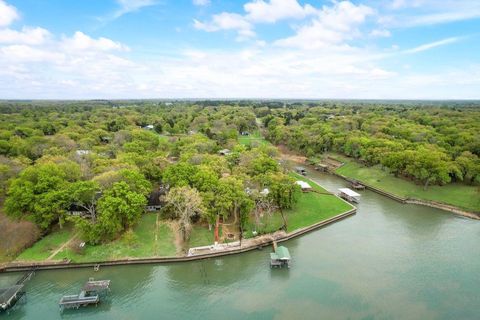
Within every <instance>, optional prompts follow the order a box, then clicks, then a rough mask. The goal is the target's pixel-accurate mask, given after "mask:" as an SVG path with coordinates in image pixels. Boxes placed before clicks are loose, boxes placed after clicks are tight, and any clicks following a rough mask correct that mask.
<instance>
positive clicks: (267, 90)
mask: <svg viewBox="0 0 480 320" xmlns="http://www.w3.org/2000/svg"><path fill="white" fill-rule="evenodd" d="M1 98H3V99H27V98H37V99H93V98H106V99H114V98H325V99H328V98H340V99H354V98H356V99H363V98H368V99H480V1H476V0H441V1H439V0H357V1H354V0H351V1H340V0H338V1H330V0H329V1H321V0H311V1H303V0H243V1H240V0H236V1H233V0H232V1H217V0H177V1H173V0H82V1H64V0H0V99H1Z"/></svg>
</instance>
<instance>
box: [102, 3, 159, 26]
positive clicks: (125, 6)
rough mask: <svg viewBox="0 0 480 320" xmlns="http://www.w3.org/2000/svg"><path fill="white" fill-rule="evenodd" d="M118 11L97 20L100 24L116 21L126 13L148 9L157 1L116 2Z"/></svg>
mask: <svg viewBox="0 0 480 320" xmlns="http://www.w3.org/2000/svg"><path fill="white" fill-rule="evenodd" d="M116 2H117V4H118V6H119V7H118V9H117V10H115V11H114V12H112V13H110V14H109V15H107V16H104V17H101V18H99V20H100V21H102V22H108V21H112V20H115V19H118V18H120V17H122V16H124V15H126V14H128V13H131V12H135V11H138V10H140V9H142V8H144V7H150V6H153V5H156V4H157V0H116Z"/></svg>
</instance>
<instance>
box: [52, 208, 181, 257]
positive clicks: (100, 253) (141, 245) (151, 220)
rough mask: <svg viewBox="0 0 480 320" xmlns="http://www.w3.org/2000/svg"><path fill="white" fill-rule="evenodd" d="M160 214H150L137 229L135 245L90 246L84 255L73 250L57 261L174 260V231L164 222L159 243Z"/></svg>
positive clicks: (122, 240)
mask: <svg viewBox="0 0 480 320" xmlns="http://www.w3.org/2000/svg"><path fill="white" fill-rule="evenodd" d="M155 228H156V214H153V213H147V214H145V215H143V216H142V219H141V220H140V222H139V223H138V225H137V226H135V227H134V228H133V233H134V234H135V241H129V240H128V239H127V237H126V236H125V235H124V236H123V237H122V238H120V239H118V240H115V241H112V242H110V243H105V244H101V245H96V246H90V245H87V246H86V247H85V249H84V251H83V253H82V254H79V253H75V252H73V251H72V250H71V249H70V248H67V249H64V250H63V251H61V252H59V253H58V254H57V255H56V256H55V257H54V259H56V260H61V259H64V258H66V259H71V260H72V261H75V262H89V261H104V260H112V259H122V258H144V257H153V256H174V255H175V252H176V249H175V236H174V234H173V232H172V230H171V229H170V228H169V227H168V226H167V225H166V224H164V223H162V222H160V225H159V228H158V235H157V241H155Z"/></svg>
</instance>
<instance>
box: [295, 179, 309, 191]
mask: <svg viewBox="0 0 480 320" xmlns="http://www.w3.org/2000/svg"><path fill="white" fill-rule="evenodd" d="M295 183H296V184H298V185H299V186H300V188H301V189H302V191H303V192H309V191H312V190H313V188H312V186H311V185H310V184H309V183H308V182H305V181H301V180H298V181H295Z"/></svg>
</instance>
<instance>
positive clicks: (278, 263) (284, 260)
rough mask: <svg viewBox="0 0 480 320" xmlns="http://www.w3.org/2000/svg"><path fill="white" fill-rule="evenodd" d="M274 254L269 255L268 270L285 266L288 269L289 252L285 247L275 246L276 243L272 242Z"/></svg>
mask: <svg viewBox="0 0 480 320" xmlns="http://www.w3.org/2000/svg"><path fill="white" fill-rule="evenodd" d="M273 250H274V252H272V253H270V268H273V267H280V268H281V267H283V266H286V267H287V268H290V260H291V257H290V252H289V251H288V248H287V247H284V246H277V243H276V242H273Z"/></svg>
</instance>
